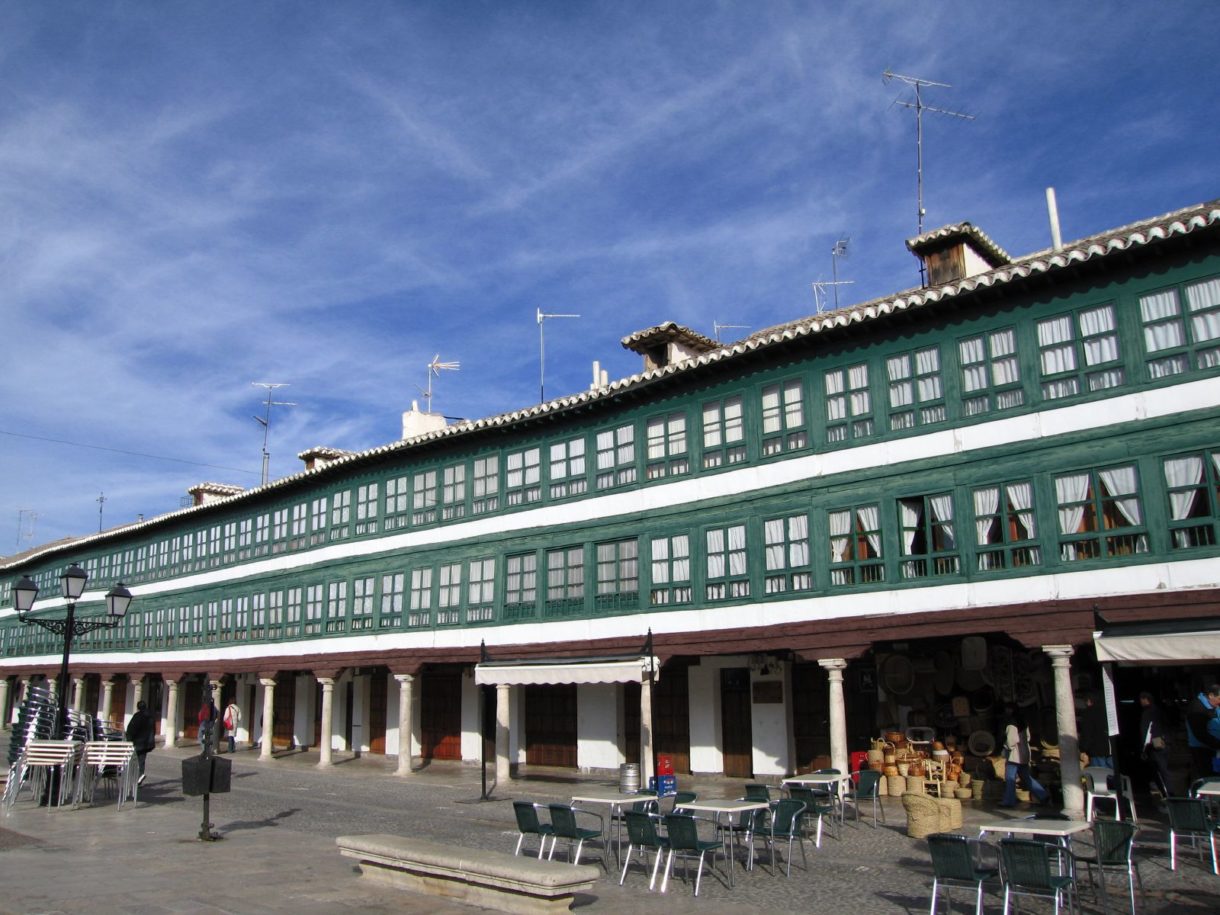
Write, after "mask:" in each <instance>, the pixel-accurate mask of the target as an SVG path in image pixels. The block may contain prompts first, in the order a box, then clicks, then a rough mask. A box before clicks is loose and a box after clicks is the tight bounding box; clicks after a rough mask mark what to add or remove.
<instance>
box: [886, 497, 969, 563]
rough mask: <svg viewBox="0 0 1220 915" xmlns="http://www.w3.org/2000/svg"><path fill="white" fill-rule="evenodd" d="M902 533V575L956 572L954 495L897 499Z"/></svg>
mask: <svg viewBox="0 0 1220 915" xmlns="http://www.w3.org/2000/svg"><path fill="white" fill-rule="evenodd" d="M898 527H899V532H900V533H901V536H902V555H903V556H904V557H911V558H909V559H907V558H904V559H903V560H902V577H903V578H927V577H929V576H933V577H935V576H938V575H956V574H957V572H958V570H959V568H960V566H959V563H958V556H957V536H956V533H955V531H954V529H953V496H952V495H951V494H950V493H947V492H946V493H940V494H939V495H935V496H915V497H913V498H909V499H899V500H898Z"/></svg>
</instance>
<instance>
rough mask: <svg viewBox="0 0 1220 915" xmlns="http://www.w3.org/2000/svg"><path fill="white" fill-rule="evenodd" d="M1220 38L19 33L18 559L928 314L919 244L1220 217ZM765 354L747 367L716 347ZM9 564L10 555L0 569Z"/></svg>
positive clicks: (693, 16) (1070, 24) (1164, 14)
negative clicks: (895, 304) (962, 116)
mask: <svg viewBox="0 0 1220 915" xmlns="http://www.w3.org/2000/svg"><path fill="white" fill-rule="evenodd" d="M1218 24H1220V5H1217V4H1214V3H1198V2H1166V3H1157V4H1117V5H1116V4H1104V3H1096V2H1088V3H1084V2H1080V3H1071V2H1069V3H1063V2H1060V3H1040V2H1024V3H1020V4H1015V5H999V6H997V5H995V4H986V3H977V2H940V3H928V4H912V3H889V2H872V3H867V4H864V3H860V4H844V3H833V4H832V3H822V2H809V3H799V2H787V3H784V2H769V0H755V2H749V3H747V2H719V3H715V2H705V0H700V2H695V0H673V2H664V0H653V2H629V0H622V2H613V3H612V2H602V3H585V2H558V0H551V2H508V0H505V2H464V0H452V2H446V3H441V2H397V3H389V2H380V3H379V2H360V0H353V2H345V3H321V2H315V3H286V2H284V3H274V2H265V3H251V2H208V3H199V2H190V3H185V2H159V3H153V2H143V3H141V2H112V3H107V2H98V0H93V2H80V3H71V2H56V3H39V2H34V0H24V2H20V0H14V2H9V3H5V4H3V6H0V257H2V264H3V269H2V270H0V327H2V328H3V340H4V342H5V344H6V352H7V359H6V364H5V369H6V370H5V371H4V372H3V373H0V555H2V554H5V553H12V552H14V551H15V550H16V549H18V548H22V549H24V548H27V547H29V546H32V545H34V544H36V543H42V542H46V541H49V540H52V539H55V538H58V537H62V536H69V535H77V534H87V533H90V532H92V531H96V530H97V528H98V523H99V512H98V507H99V506H98V502H97V501H96V500H97V498H98V496H99V494H102V493H104V494H105V498H106V501H105V502H104V503H103V506H102V507H103V511H104V514H103V516H102V519H101V520H102V521H103V522H104V523H105V525H106V526H107V527H110V526H113V525H117V524H120V523H126V522H130V521H133V520H135V519H136V518H137V517H138V516H139V515H144V516H146V517H151V516H154V515H157V514H160V513H163V512H165V511H170V510H174V509H176V508H177V507H178V506H179V500H180V498H181V497H183V496H184V495H185V493H186V489H187V488H188V487H189V486H191V485H193V484H195V483H197V482H200V481H203V480H215V481H220V482H228V483H235V484H238V485H245V486H250V485H256V484H257V483H258V480H259V470H260V465H261V448H262V429H261V427H260V426H259V424H258V423H257V422H256V421H255V419H254V416H255V415H256V414H258V415H262V412H263V407H262V404H261V399H262V397H263V396H264V395H265V391H264V390H263V389H261V388H257V387H254V386H253V385H252V382H260V381H265V382H278V383H284V384H287V385H288V387H285V388H282V389H280V390H278V391H277V392H276V399H278V400H285V401H292V402H294V403H295V404H296V406H293V407H277V408H275V410H274V412H273V414H272V425H271V436H270V444H269V450H270V452H271V473H272V476H283V475H286V474H288V473H292V472H295V471H296V470H298V469H299V468H300V466H301V465H300V462H299V461H298V460H297V458H296V454H297V453H298V452H300V451H302V450H304V449H305V448H308V447H311V446H314V445H328V446H333V447H337V448H344V449H349V450H359V449H363V448H369V447H373V446H376V445H380V444H384V443H386V442H389V441H393V440H395V439H396V438H398V436H399V434H400V429H401V413H402V411H403V410H405V409H408V408H409V407H410V405H411V401H412V400H421V401H422V400H423V398H422V395H421V389H423V388H425V387H426V386H427V383H428V380H427V379H428V372H427V365H428V363H429V362H430V361H431V360H432V358H433V356H434V355H435V354H438V353H439V354H440V356H441V359H442V360H446V361H452V362H460V364H461V369H460V370H459V371H448V372H444V373H442V374H441V375H440V376H439V377H437V378H435V379H434V381H433V391H434V397H433V408H434V409H435V410H436V411H438V412H441V413H445V414H449V415H451V416H461V417H470V418H475V417H480V416H487V415H492V414H496V413H500V412H504V411H508V410H513V409H517V408H521V407H524V406H529V405H531V404H533V403H536V402H537V400H538V387H539V344H538V325H537V322H536V320H535V313H536V310H537V309H539V308H541V309H542V310H543V311H544V312H548V313H574V314H579V315H581V317H580V318H579V319H568V320H559V319H555V320H552V321H548V322H547V323H546V393H547V395H548V397H552V396H560V395H562V394H566V393H571V392H574V391H578V390H581V389H583V388H585V387H587V386H588V384H589V381H590V379H591V365H592V362H593V361H594V360H600V361H601V363H602V366H603V367H604V368H606V369H607V370H608V371H609V373H610V375H611V377H623V376H626V375H628V374H631V373H633V372H635V371H637V370H638V368H639V357H638V356H636V355H635V354H633V353H629V352H626V351H624V350H623V349H622V348H621V346H620V345H619V340H620V339H621V338H622V337H623V336H625V335H626V334H629V333H631V332H632V331H635V330H638V329H641V328H644V327H648V326H650V325H653V324H656V323H659V322H661V321H665V320H674V321H678V322H680V323H683V324H687V325H689V326H691V327H694V328H695V329H696V330H699V331H701V332H703V333H705V334H707V335H709V336H712V335H713V334H714V330H713V325H714V322H718V323H720V324H736V325H746V326H747V327H748V328H749V329H753V330H757V329H760V328H762V327H765V326H768V325H770V324H774V323H777V322H780V321H784V320H789V319H792V318H795V317H799V316H801V315H805V314H810V313H812V312H813V311H814V310H815V302H814V296H813V292H812V289H811V286H810V284H811V282H813V281H818V280H830V279H831V277H832V258H831V254H830V252H831V249H832V247H833V246H834V244H835V242H836V240H837V239H838V238H840V237H841V236H846V237H849V238H850V246H849V255H848V257H847V258H845V259H843V260H841V261H839V270H838V273H839V278H840V279H845V280H846V279H850V280H852V281H853V285H851V286H843V287H840V302H841V304H844V305H846V304H850V303H851V302H854V301H861V300H865V299H869V298H873V297H876V296H880V295H885V294H888V293H891V292H896V291H898V290H901V289H903V288H906V287H909V286H912V285H915V284H917V283H918V272H917V269H916V266H917V265H916V262H915V260H914V258H913V257H912V256H911V255H910V253H909V252H907V250H906V249H905V247H904V245H903V241H904V240H905V239H906V238H908V237H910V236H912V235H914V234H915V229H916V216H915V210H916V200H915V119H914V114H913V113H912V112H911V111H910V110H909V109H906V108H903V107H901V106H899V105H895V104H894V103H895V101H896V100H899V101H901V100H910V99H911V94H910V91H909V89H908V88H907V87H904V86H903V85H901V84H899V83H895V82H890V83H886V82H885V81H883V79H882V73H883V71H885V70H887V69H890V70H892V71H894V72H897V73H902V74H909V75H913V76H917V77H921V78H924V79H929V80H935V81H938V82H942V83H948V84H951V86H952V88H949V89H940V88H930V89H927V90H925V94H924V102H925V103H926V104H928V105H934V106H938V107H942V108H945V109H950V110H954V111H959V112H964V113H968V114H971V115H973V116H974V117H975V120H973V121H963V120H959V119H955V118H948V117H944V116H937V115H934V114H925V116H924V205H925V208H926V209H927V217H926V222H925V228H928V229H930V228H935V227H937V226H940V225H943V224H946V223H950V222H956V221H960V220H970V221H972V222H974V223H975V224H976V225H979V226H980V227H981V228H983V229H984V231H986V232H987V233H988V234H989V235H990V236H991V237H992V238H993V239H994V240H995V241H996V242H997V243H998V244H1000V245H1001V246H1003V247H1004V248H1006V249H1007V250H1008V251H1009V252H1010V253H1012V254H1014V255H1021V254H1026V253H1029V252H1031V251H1033V250H1036V249H1040V248H1043V247H1045V246H1046V245H1047V244H1048V243H1049V232H1048V229H1047V218H1046V207H1045V197H1044V192H1045V188H1046V187H1048V186H1054V187H1055V188H1056V191H1057V195H1058V200H1059V208H1060V215H1061V221H1062V225H1063V234H1064V237H1065V238H1068V239H1070V238H1076V237H1080V236H1083V235H1087V234H1090V233H1092V232H1096V231H1100V230H1102V229H1106V228H1110V227H1113V226H1117V225H1121V224H1123V223H1126V222H1130V221H1133V220H1136V219H1141V218H1144V217H1148V216H1153V215H1156V214H1159V213H1162V212H1165V211H1167V210H1171V209H1176V208H1178V207H1182V206H1187V205H1190V204H1193V203H1198V202H1201V201H1204V200H1208V199H1212V198H1216V197H1220V181H1217V177H1216V161H1217V153H1216V150H1217V148H1218V144H1217V139H1218V137H1217V134H1218V133H1220V126H1218V122H1217V119H1216V116H1215V115H1216V111H1217V109H1218V107H1220V106H1218V105H1217V101H1218V95H1220V72H1218V71H1220V61H1218V60H1217V58H1216V55H1215V54H1213V53H1212V52H1211V50H1210V48H1211V44H1212V42H1211V41H1210V39H1211V38H1214V36H1215V35H1216V34H1217V25H1218ZM748 332H749V330H739V331H732V330H730V331H725V332H724V336H725V337H726V338H727V337H728V336H730V335H740V334H745V333H748ZM6 531H7V533H6Z"/></svg>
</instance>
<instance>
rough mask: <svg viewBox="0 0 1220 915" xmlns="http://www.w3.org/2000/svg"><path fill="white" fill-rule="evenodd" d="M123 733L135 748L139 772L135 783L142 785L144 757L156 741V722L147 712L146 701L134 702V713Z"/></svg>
mask: <svg viewBox="0 0 1220 915" xmlns="http://www.w3.org/2000/svg"><path fill="white" fill-rule="evenodd" d="M125 733H126V736H127V740H128V741H129V742H130V743H131V745H132V746H133V747H135V750H136V768H137V769H138V770H139V772H140V777H139V778H138V779H136V784H137V785H142V784H144V761H145V757H147V756H148V754H149V753H150V752H151V751H152V748H153V747H154V746H155V745H156V742H157V723H156V722H155V721H153V716H152V715H150V714H149V713H148V703H147V702H145V701H144V700H143V699H141V700H140V701H139V702H137V703H136V713H135V714H134V715H132V716H131V720H130V721H128V722H127V730H126V732H125Z"/></svg>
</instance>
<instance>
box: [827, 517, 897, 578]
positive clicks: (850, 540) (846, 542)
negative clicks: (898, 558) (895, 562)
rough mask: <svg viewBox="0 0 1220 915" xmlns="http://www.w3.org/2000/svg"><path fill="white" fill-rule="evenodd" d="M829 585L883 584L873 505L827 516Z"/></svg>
mask: <svg viewBox="0 0 1220 915" xmlns="http://www.w3.org/2000/svg"><path fill="white" fill-rule="evenodd" d="M828 520H829V522H830V583H831V584H832V585H855V584H862V585H863V584H871V583H873V582H878V581H885V564H884V562H883V560H882V556H881V517H880V512H879V511H878V509H877V506H876V505H861V506H859V507H857V508H844V509H839V510H838V511H832V512H830V513H829V516H828Z"/></svg>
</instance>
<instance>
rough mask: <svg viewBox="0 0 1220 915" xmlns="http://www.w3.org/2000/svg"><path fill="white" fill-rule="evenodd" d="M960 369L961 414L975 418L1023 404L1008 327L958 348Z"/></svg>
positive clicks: (1013, 339)
mask: <svg viewBox="0 0 1220 915" xmlns="http://www.w3.org/2000/svg"><path fill="white" fill-rule="evenodd" d="M957 354H958V360H959V361H960V362H961V368H962V412H963V413H964V414H965V415H966V416H978V415H979V414H980V413H989V412H992V411H994V410H1011V409H1012V408H1013V407H1019V406H1021V404H1023V403H1025V392H1024V391H1023V390H1022V388H1021V366H1020V364H1019V363H1018V362H1017V334H1016V331H1014V330H1013V329H1012V328H1011V327H1009V328H1005V329H1004V330H997V331H992V332H991V333H988V334H980V335H979V336H977V337H968V338H966V339H965V340H961V341H959V342H958V344H957Z"/></svg>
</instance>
